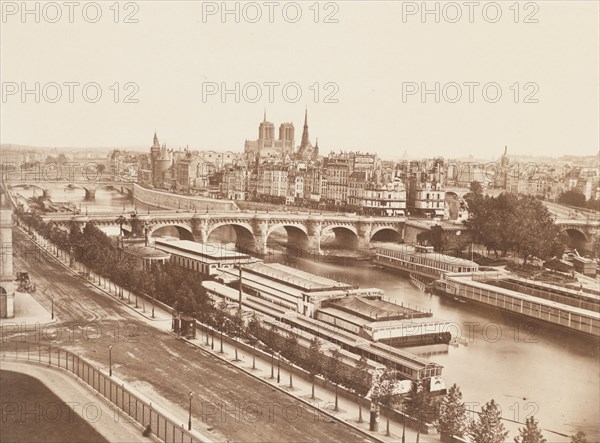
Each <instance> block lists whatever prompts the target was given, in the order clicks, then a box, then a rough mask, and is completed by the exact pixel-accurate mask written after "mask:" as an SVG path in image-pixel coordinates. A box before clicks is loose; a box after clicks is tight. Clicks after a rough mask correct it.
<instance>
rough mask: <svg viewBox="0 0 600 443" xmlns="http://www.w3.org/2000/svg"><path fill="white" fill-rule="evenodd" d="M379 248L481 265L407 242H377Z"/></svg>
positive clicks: (443, 260) (473, 266)
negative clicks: (407, 243)
mask: <svg viewBox="0 0 600 443" xmlns="http://www.w3.org/2000/svg"><path fill="white" fill-rule="evenodd" d="M375 247H376V248H377V249H383V250H388V251H396V252H401V253H404V254H407V255H415V256H418V257H426V258H430V259H433V260H436V261H439V262H443V263H448V264H452V265H458V266H464V267H469V268H478V267H479V265H478V264H477V263H475V262H474V261H471V260H466V259H464V258H458V257H453V256H452V255H445V254H441V253H439V252H434V251H432V250H429V249H425V248H422V249H420V248H419V247H418V246H413V245H406V244H398V243H377V244H376V245H375Z"/></svg>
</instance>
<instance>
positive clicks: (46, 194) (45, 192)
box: [42, 189, 52, 199]
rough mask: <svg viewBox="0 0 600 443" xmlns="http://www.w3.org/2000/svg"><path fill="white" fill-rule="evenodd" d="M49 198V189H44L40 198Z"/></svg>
mask: <svg viewBox="0 0 600 443" xmlns="http://www.w3.org/2000/svg"><path fill="white" fill-rule="evenodd" d="M51 196H52V191H51V190H50V189H44V193H43V194H42V197H43V198H44V199H50V197H51Z"/></svg>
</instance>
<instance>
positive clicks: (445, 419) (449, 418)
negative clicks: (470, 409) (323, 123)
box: [437, 384, 467, 438]
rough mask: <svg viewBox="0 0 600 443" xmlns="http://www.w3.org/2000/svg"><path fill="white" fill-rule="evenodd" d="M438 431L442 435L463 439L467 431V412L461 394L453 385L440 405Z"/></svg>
mask: <svg viewBox="0 0 600 443" xmlns="http://www.w3.org/2000/svg"><path fill="white" fill-rule="evenodd" d="M437 429H438V431H439V433H440V434H442V435H444V434H445V435H448V436H452V435H455V436H457V437H461V438H462V437H464V435H465V433H466V431H467V411H466V409H465V404H464V403H463V401H462V392H461V391H460V388H459V387H458V386H457V385H456V384H454V385H452V387H451V388H450V389H449V390H448V393H447V394H446V395H445V396H444V399H443V400H442V403H441V405H440V417H439V419H438V427H437Z"/></svg>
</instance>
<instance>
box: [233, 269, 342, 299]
mask: <svg viewBox="0 0 600 443" xmlns="http://www.w3.org/2000/svg"><path fill="white" fill-rule="evenodd" d="M244 271H250V272H251V273H253V274H259V275H261V276H263V277H265V278H267V279H269V280H274V281H278V282H281V283H283V284H286V285H288V286H293V287H295V288H297V289H300V290H303V291H307V292H311V291H324V290H327V289H351V288H353V286H352V285H349V284H347V283H342V282H338V281H335V280H332V279H330V278H325V277H320V276H318V275H315V274H311V273H308V272H304V271H301V270H299V269H295V268H291V267H289V266H284V265H282V264H279V263H269V264H266V263H254V264H251V265H247V266H244Z"/></svg>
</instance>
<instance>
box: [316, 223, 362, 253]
mask: <svg viewBox="0 0 600 443" xmlns="http://www.w3.org/2000/svg"><path fill="white" fill-rule="evenodd" d="M331 234H333V239H332V238H331ZM358 244H359V239H358V230H357V229H356V227H355V226H347V225H331V226H326V227H325V228H324V229H323V230H322V231H321V248H323V249H358Z"/></svg>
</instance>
